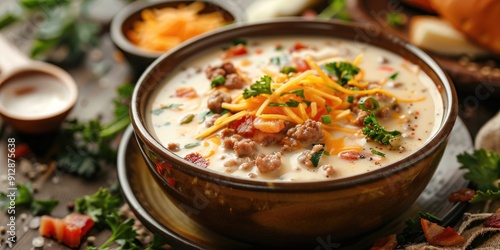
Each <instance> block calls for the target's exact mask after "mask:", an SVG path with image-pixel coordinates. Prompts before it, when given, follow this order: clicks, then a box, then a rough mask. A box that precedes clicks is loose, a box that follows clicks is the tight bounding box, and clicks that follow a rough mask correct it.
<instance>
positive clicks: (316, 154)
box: [309, 144, 325, 167]
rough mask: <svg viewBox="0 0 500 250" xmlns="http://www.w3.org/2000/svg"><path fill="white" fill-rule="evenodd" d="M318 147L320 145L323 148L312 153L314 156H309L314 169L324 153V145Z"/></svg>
mask: <svg viewBox="0 0 500 250" xmlns="http://www.w3.org/2000/svg"><path fill="white" fill-rule="evenodd" d="M320 145H322V146H323V148H322V149H321V150H318V151H316V152H314V154H313V155H312V156H311V159H309V160H310V161H311V163H312V164H313V166H314V167H318V165H319V160H321V156H322V155H323V152H325V147H324V145H323V144H320ZM313 147H314V146H313Z"/></svg>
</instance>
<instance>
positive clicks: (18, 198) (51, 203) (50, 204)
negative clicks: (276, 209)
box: [0, 182, 59, 216]
mask: <svg viewBox="0 0 500 250" xmlns="http://www.w3.org/2000/svg"><path fill="white" fill-rule="evenodd" d="M16 188H17V190H16V191H15V192H14V191H13V192H8V193H0V208H1V209H2V210H5V211H6V212H8V211H9V210H13V209H16V208H19V207H24V208H29V209H30V211H31V213H32V214H33V215H35V216H39V215H45V214H50V213H51V212H52V210H53V209H54V208H55V207H56V206H57V204H59V201H58V200H53V199H50V200H38V199H35V197H34V195H33V188H32V187H31V184H30V183H29V182H28V183H26V184H25V185H21V184H18V185H16ZM11 197H14V200H13V201H14V202H13V204H15V205H14V206H11V201H12V199H11Z"/></svg>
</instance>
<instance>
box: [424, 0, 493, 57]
mask: <svg viewBox="0 0 500 250" xmlns="http://www.w3.org/2000/svg"><path fill="white" fill-rule="evenodd" d="M430 1H431V5H432V7H433V8H434V9H435V10H436V12H437V13H439V15H440V16H441V17H442V18H444V19H445V20H447V21H448V22H450V23H451V24H452V25H453V26H454V27H455V28H457V29H458V30H460V31H461V32H463V33H464V34H465V35H466V36H467V37H468V38H469V39H470V40H472V41H473V42H475V43H477V44H479V45H481V46H483V47H485V48H487V49H488V50H490V51H492V52H494V53H496V54H499V55H500V1H499V0H474V1H472V0H468V1H467V0H466V1H464V0H430Z"/></svg>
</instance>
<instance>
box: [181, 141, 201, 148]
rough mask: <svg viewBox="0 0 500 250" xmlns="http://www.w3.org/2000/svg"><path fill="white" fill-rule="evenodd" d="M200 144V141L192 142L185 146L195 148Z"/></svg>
mask: <svg viewBox="0 0 500 250" xmlns="http://www.w3.org/2000/svg"><path fill="white" fill-rule="evenodd" d="M198 146H200V142H192V143H188V144H186V145H184V148H194V147H198Z"/></svg>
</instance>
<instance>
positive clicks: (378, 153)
mask: <svg viewBox="0 0 500 250" xmlns="http://www.w3.org/2000/svg"><path fill="white" fill-rule="evenodd" d="M371 152H372V154H375V155H380V156H382V157H385V154H384V153H382V152H380V151H378V150H376V149H374V148H372V150H371Z"/></svg>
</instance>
